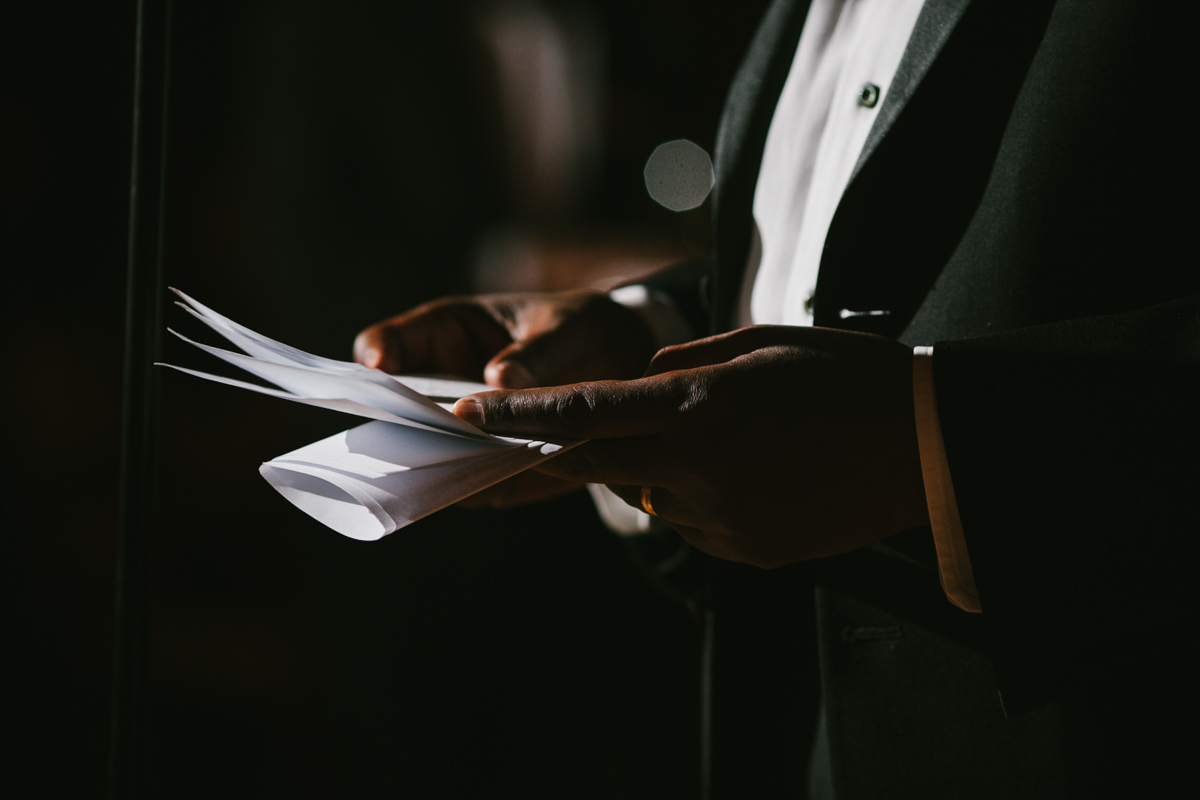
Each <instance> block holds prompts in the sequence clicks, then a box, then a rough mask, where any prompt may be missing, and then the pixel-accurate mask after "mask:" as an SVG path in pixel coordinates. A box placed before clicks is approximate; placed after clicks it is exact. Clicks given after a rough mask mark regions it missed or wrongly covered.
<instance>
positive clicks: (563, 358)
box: [483, 326, 591, 389]
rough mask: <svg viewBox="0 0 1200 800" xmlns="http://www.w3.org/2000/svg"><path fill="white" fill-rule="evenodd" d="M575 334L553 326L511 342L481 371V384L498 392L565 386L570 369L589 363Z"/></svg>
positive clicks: (583, 344) (571, 330)
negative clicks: (535, 387) (556, 385)
mask: <svg viewBox="0 0 1200 800" xmlns="http://www.w3.org/2000/svg"><path fill="white" fill-rule="evenodd" d="M577 333H578V332H577V331H575V330H574V328H573V327H572V326H555V327H551V328H548V329H546V330H543V331H541V332H539V333H536V334H534V335H532V336H528V337H525V338H522V339H519V340H517V341H515V342H513V343H512V344H510V345H508V346H507V347H505V348H504V349H503V350H501V351H500V352H499V353H497V354H496V355H495V356H493V357H492V360H491V361H489V362H488V363H487V365H486V366H485V367H484V368H483V380H484V382H485V383H487V384H488V385H489V386H495V387H496V388H498V389H528V388H531V387H533V386H549V385H554V384H559V383H566V382H569V381H570V377H571V375H570V373H571V372H572V370H573V368H577V367H578V365H579V363H580V362H581V361H583V362H585V363H586V362H588V361H589V360H591V359H589V358H588V357H587V355H589V354H587V349H586V347H585V345H586V343H587V340H584V341H583V342H581V341H580V338H579V336H578V335H577ZM576 371H577V370H576ZM576 380H578V378H576Z"/></svg>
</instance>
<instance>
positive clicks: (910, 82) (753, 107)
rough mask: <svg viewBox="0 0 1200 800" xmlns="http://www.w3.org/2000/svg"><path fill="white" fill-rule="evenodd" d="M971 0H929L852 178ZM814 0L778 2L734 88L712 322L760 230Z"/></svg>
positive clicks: (725, 122) (721, 314)
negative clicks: (781, 105) (773, 147)
mask: <svg viewBox="0 0 1200 800" xmlns="http://www.w3.org/2000/svg"><path fill="white" fill-rule="evenodd" d="M970 2H971V0H926V2H925V5H924V7H923V8H922V9H921V14H920V16H919V17H918V18H917V23H916V27H915V29H914V31H913V35H912V38H911V39H910V40H909V43H908V47H907V48H906V49H905V51H904V56H903V58H902V59H901V62H900V66H899V68H898V69H897V71H896V76H895V78H894V79H893V80H892V84H891V86H890V87H889V88H888V92H887V96H886V98H885V99H884V102H883V105H882V106H881V107H880V109H879V114H878V116H877V117H876V118H875V124H874V125H873V126H872V128H871V132H870V134H869V135H868V137H867V142H866V145H865V146H864V147H863V152H862V155H861V156H860V157H859V159H858V162H857V164H856V165H855V167H854V171H853V173H852V174H851V182H853V180H854V178H855V177H857V175H858V173H859V171H860V170H861V168H862V166H863V165H864V164H865V163H866V162H867V160H868V159H869V158H870V157H871V155H872V154H874V152H875V150H876V149H877V148H878V146H879V143H880V142H881V141H883V139H884V137H885V136H886V135H887V133H888V131H889V130H891V128H892V125H893V124H894V123H895V121H896V119H897V117H899V115H900V112H901V111H902V110H903V109H904V107H905V106H906V105H907V103H908V101H909V99H910V98H911V97H912V95H913V93H914V91H915V90H916V88H917V86H918V85H919V84H920V82H921V80H922V79H923V78H924V77H925V74H926V73H927V72H928V70H929V67H930V65H931V64H932V63H933V62H934V60H935V59H936V58H937V55H938V53H939V52H940V51H941V49H942V46H943V45H944V44H945V42H946V40H947V39H949V38H950V34H951V33H952V32H953V30H954V27H955V25H957V23H958V21H959V19H960V18H961V17H962V13H963V11H964V10H965V9H966V7H967V6H968V5H969V4H970ZM810 5H811V2H810V0H775V2H774V3H772V4H771V6H770V8H769V9H768V10H767V13H766V16H765V17H764V19H763V22H762V24H761V25H760V26H759V29H758V32H757V33H756V34H755V37H754V40H753V42H752V44H751V46H750V51H749V53H748V54H747V56H746V60H745V61H744V62H743V63H742V66H741V68H740V69H739V70H738V74H737V76H736V77H735V79H734V82H733V85H732V86H731V88H730V92H729V99H728V100H727V101H726V105H725V110H724V113H723V114H722V117H721V124H720V128H719V130H718V132H717V145H716V175H717V182H716V189H715V191H714V195H713V215H714V227H715V230H716V242H715V250H716V259H717V264H718V267H719V269H718V272H717V274H716V285H715V286H714V287H713V291H712V297H713V303H712V306H713V312H714V313H713V327H714V330H720V329H722V328H723V326H724V325H726V324H727V321H728V319H729V315H730V312H731V309H732V305H733V302H734V300H735V297H736V292H737V291H738V290H739V288H740V280H739V279H738V276H739V275H740V273H741V271H742V269H743V268H744V267H745V261H746V258H747V255H748V253H749V247H750V236H751V231H752V230H753V217H752V214H753V204H754V189H755V186H756V184H757V179H758V170H759V167H760V166H761V164H762V155H763V148H764V146H765V145H766V139H767V131H768V129H769V128H770V125H771V118H772V116H773V115H774V113H775V106H776V104H777V103H778V101H779V95H780V93H781V92H782V91H783V84H784V82H785V81H786V80H787V75H788V71H789V70H790V68H791V64H792V60H793V58H794V56H795V52H796V46H797V44H798V43H799V41H800V32H801V30H802V29H803V27H804V20H805V17H807V15H808V9H809V6H810Z"/></svg>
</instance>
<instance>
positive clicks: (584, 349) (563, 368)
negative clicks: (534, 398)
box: [484, 296, 654, 389]
mask: <svg viewBox="0 0 1200 800" xmlns="http://www.w3.org/2000/svg"><path fill="white" fill-rule="evenodd" d="M582 303H583V304H582V305H581V306H580V307H579V308H577V309H561V308H544V307H536V306H535V307H532V308H524V309H521V313H519V314H518V316H517V319H516V320H515V321H514V322H513V323H512V324H510V329H511V330H513V337H514V339H515V341H514V342H513V343H512V344H510V345H509V346H507V347H505V348H504V349H503V350H501V351H500V352H499V353H497V354H496V355H495V357H493V358H492V360H491V361H490V362H489V363H488V364H487V366H486V367H485V368H484V380H485V381H486V382H487V383H488V384H489V385H491V386H495V387H497V388H501V389H528V388H531V387H534V386H559V385H563V384H567V383H578V382H580V381H585V380H602V379H629V378H638V377H641V374H642V372H643V371H644V369H645V365H646V363H647V362H648V360H649V358H650V356H651V355H652V354H653V351H654V350H653V348H654V346H653V340H652V337H651V335H650V333H649V330H648V329H647V328H646V326H645V323H644V322H642V320H641V318H640V317H638V316H637V315H636V314H634V313H633V312H631V311H630V310H629V309H627V308H624V307H623V306H620V305H617V304H616V303H613V302H612V301H611V300H609V299H607V298H606V297H603V296H600V297H589V298H586V299H584V300H583V301H582ZM567 312H570V313H567Z"/></svg>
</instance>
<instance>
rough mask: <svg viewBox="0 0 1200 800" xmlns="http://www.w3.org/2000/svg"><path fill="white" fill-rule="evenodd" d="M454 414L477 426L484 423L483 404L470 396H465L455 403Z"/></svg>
mask: <svg viewBox="0 0 1200 800" xmlns="http://www.w3.org/2000/svg"><path fill="white" fill-rule="evenodd" d="M454 415H455V416H456V417H458V418H459V419H461V420H464V421H466V422H469V423H471V424H472V425H474V426H475V427H476V428H478V427H480V426H481V425H483V406H481V405H479V402H478V401H476V400H472V399H471V398H470V397H464V398H462V399H461V400H459V401H458V402H457V403H455V404H454Z"/></svg>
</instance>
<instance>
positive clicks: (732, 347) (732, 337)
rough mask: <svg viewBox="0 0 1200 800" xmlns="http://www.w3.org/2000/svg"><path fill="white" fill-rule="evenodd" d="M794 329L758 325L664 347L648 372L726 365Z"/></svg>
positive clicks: (774, 341)
mask: <svg viewBox="0 0 1200 800" xmlns="http://www.w3.org/2000/svg"><path fill="white" fill-rule="evenodd" d="M792 330H794V329H787V331H786V332H785V331H781V326H778V325H758V326H753V327H749V328H739V329H738V330H736V331H729V332H728V333H721V334H717V335H716V336H709V337H707V338H704V339H697V340H696V341H694V342H687V343H685V344H677V345H672V346H671V347H664V348H663V349H662V350H659V351H658V353H656V354H655V356H654V358H653V359H652V360H651V362H650V366H649V367H648V368H647V370H646V375H647V376H650V375H660V374H662V373H664V372H672V371H674V370H680V369H695V368H697V367H702V366H707V365H709V364H722V363H724V362H726V361H730V360H732V359H735V358H737V357H738V356H744V355H746V354H747V353H750V352H752V351H754V350H758V349H760V348H762V347H770V346H773V345H777V344H779V343H780V337H781V336H782V335H787V334H789V333H791V331H792Z"/></svg>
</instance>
